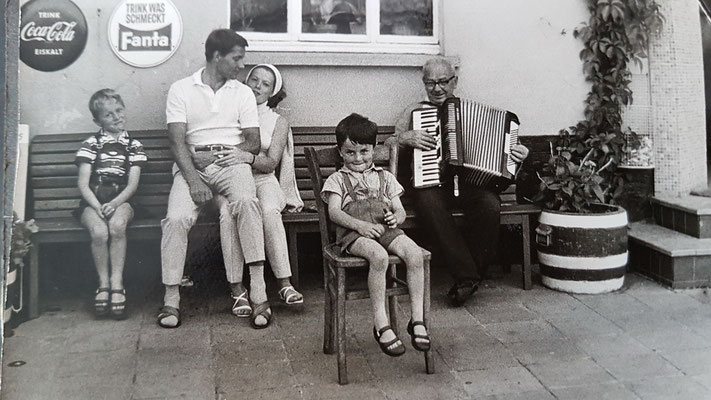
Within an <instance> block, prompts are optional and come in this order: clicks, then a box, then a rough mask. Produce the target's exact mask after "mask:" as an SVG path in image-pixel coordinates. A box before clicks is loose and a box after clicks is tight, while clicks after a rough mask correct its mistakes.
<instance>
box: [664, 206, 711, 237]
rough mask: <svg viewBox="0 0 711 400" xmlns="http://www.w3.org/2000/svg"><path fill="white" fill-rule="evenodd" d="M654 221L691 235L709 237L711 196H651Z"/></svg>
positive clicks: (710, 234)
mask: <svg viewBox="0 0 711 400" xmlns="http://www.w3.org/2000/svg"><path fill="white" fill-rule="evenodd" d="M652 214H653V215H654V221H655V222H656V223H657V224H658V225H661V226H663V227H665V228H669V229H672V230H675V231H677V232H681V233H684V234H687V235H690V236H693V237H697V238H704V239H708V238H711V198H709V197H700V196H692V195H686V196H681V197H676V196H671V195H657V196H654V197H653V198H652Z"/></svg>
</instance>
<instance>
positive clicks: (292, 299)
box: [279, 285, 304, 305]
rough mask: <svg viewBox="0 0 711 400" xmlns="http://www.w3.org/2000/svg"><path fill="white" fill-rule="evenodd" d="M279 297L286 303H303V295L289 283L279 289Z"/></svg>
mask: <svg viewBox="0 0 711 400" xmlns="http://www.w3.org/2000/svg"><path fill="white" fill-rule="evenodd" d="M279 298H280V299H281V301H283V302H284V303H286V304H287V305H292V304H303V303H304V296H302V295H301V293H299V292H297V291H296V289H294V287H293V286H291V285H289V286H284V287H283V288H281V289H279Z"/></svg>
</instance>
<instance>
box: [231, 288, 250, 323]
mask: <svg viewBox="0 0 711 400" xmlns="http://www.w3.org/2000/svg"><path fill="white" fill-rule="evenodd" d="M232 300H234V301H235V302H234V304H233V305H232V314H234V315H235V316H237V317H240V318H248V317H249V316H250V315H252V306H250V305H249V300H248V299H247V291H246V290H245V291H244V292H243V293H242V294H241V295H239V296H236V297H235V295H232Z"/></svg>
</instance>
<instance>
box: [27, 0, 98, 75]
mask: <svg viewBox="0 0 711 400" xmlns="http://www.w3.org/2000/svg"><path fill="white" fill-rule="evenodd" d="M20 15H21V16H22V21H21V22H20V60H22V62H24V63H25V64H27V65H28V66H30V67H32V68H34V69H36V70H40V71H58V70H60V69H63V68H66V67H67V66H69V65H70V64H71V63H73V62H74V61H76V59H77V58H79V55H80V54H81V53H82V52H83V51H84V46H86V37H87V35H86V19H85V18H84V14H83V13H82V12H81V10H80V9H79V7H77V6H76V4H74V3H72V2H71V1H69V0H32V1H29V2H27V3H26V4H25V5H23V6H22V8H21V10H20Z"/></svg>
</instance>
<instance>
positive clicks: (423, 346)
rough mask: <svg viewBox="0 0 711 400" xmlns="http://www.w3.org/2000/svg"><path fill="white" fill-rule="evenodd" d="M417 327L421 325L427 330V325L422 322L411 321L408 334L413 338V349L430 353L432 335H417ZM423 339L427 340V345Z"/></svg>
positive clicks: (408, 324) (408, 325)
mask: <svg viewBox="0 0 711 400" xmlns="http://www.w3.org/2000/svg"><path fill="white" fill-rule="evenodd" d="M417 325H420V326H422V327H424V328H425V330H427V326H425V323H424V322H422V321H412V320H410V322H408V323H407V333H409V334H410V336H411V337H412V347H414V348H415V350H419V351H428V350H429V349H430V343H431V341H430V335H429V334H426V335H418V334H416V333H415V326H417ZM417 339H420V341H418V340H417ZM422 339H424V340H427V343H424V342H423V341H422Z"/></svg>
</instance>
